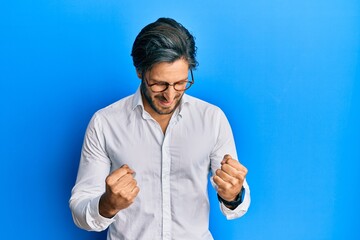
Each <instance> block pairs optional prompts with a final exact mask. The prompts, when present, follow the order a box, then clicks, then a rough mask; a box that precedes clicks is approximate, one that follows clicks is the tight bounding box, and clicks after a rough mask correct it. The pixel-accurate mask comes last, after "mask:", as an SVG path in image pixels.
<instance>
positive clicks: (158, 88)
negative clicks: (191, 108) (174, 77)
mask: <svg viewBox="0 0 360 240" xmlns="http://www.w3.org/2000/svg"><path fill="white" fill-rule="evenodd" d="M167 86H168V84H166V83H156V84H154V85H152V86H151V87H150V88H151V90H152V91H153V92H162V91H164V90H165V89H166V88H167Z"/></svg>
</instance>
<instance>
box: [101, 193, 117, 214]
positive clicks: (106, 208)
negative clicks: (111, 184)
mask: <svg viewBox="0 0 360 240" xmlns="http://www.w3.org/2000/svg"><path fill="white" fill-rule="evenodd" d="M116 213H117V211H116V210H114V209H113V208H112V207H111V204H108V203H107V201H106V197H105V194H103V195H102V196H101V197H100V200H99V214H100V215H101V216H103V217H105V218H113V217H114V216H115V215H116Z"/></svg>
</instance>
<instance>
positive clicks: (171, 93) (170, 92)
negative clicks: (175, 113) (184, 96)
mask: <svg viewBox="0 0 360 240" xmlns="http://www.w3.org/2000/svg"><path fill="white" fill-rule="evenodd" d="M176 94H177V92H176V90H175V89H174V85H172V86H171V85H170V86H169V87H168V88H167V89H166V90H165V91H164V97H165V98H166V99H167V100H168V101H171V100H173V99H174V98H175V96H176Z"/></svg>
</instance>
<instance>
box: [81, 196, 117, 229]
mask: <svg viewBox="0 0 360 240" xmlns="http://www.w3.org/2000/svg"><path fill="white" fill-rule="evenodd" d="M100 197H101V196H98V197H96V198H94V199H92V200H91V201H90V202H89V204H88V206H87V208H86V222H87V224H88V225H89V226H90V227H91V229H94V230H95V231H103V230H105V229H106V228H108V227H109V225H110V224H112V223H113V222H115V216H116V215H115V216H114V217H113V218H106V217H103V216H101V215H100V213H99V202H100Z"/></svg>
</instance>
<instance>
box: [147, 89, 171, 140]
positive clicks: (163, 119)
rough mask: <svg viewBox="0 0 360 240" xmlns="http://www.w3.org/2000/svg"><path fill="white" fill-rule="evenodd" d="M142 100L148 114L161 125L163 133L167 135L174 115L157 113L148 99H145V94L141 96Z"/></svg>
mask: <svg viewBox="0 0 360 240" xmlns="http://www.w3.org/2000/svg"><path fill="white" fill-rule="evenodd" d="M141 98H142V101H143V104H144V109H145V111H146V112H148V113H149V114H150V116H151V117H152V118H153V119H154V120H155V121H156V122H157V123H159V125H160V127H161V129H162V131H163V133H165V131H166V128H167V126H168V125H169V122H170V119H171V117H172V115H173V112H172V113H169V114H159V113H158V112H156V111H155V110H154V109H153V108H152V107H151V106H150V104H149V102H148V101H147V99H146V98H145V97H144V95H143V93H142V94H141Z"/></svg>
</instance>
